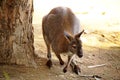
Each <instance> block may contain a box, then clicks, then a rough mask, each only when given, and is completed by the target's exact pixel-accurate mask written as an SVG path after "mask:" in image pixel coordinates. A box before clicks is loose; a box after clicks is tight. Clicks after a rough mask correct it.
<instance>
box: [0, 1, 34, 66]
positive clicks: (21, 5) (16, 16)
mask: <svg viewBox="0 0 120 80" xmlns="http://www.w3.org/2000/svg"><path fill="white" fill-rule="evenodd" d="M32 12H33V0H0V63H5V64H19V65H25V66H35V65H36V63H35V61H34V46H33V43H34V36H33V27H32Z"/></svg>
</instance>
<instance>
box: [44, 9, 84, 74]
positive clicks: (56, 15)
mask: <svg viewBox="0 0 120 80" xmlns="http://www.w3.org/2000/svg"><path fill="white" fill-rule="evenodd" d="M79 27H80V26H79V21H78V19H77V18H76V16H75V15H74V14H73V12H72V11H71V10H70V9H69V8H63V7H57V8H54V9H52V10H51V11H50V13H48V15H46V16H44V17H43V21H42V29H43V37H44V40H45V43H46V46H47V50H48V51H47V52H48V54H47V56H48V58H49V61H48V62H47V66H48V67H51V66H52V62H51V52H50V47H52V50H53V51H54V52H55V54H56V56H57V57H58V59H59V60H60V64H62V65H63V64H64V61H63V60H62V59H61V57H60V54H61V53H67V52H72V53H73V54H78V55H80V56H81V57H82V55H83V54H82V45H81V41H80V40H79V37H80V35H81V34H82V33H83V32H80V30H79ZM75 47H76V49H74V48H75ZM80 50H81V51H80ZM68 56H69V57H70V58H71V57H72V55H69V54H68ZM69 61H70V60H68V62H69ZM68 66H69V65H66V68H64V69H66V70H67V67H68ZM64 72H65V70H64Z"/></svg>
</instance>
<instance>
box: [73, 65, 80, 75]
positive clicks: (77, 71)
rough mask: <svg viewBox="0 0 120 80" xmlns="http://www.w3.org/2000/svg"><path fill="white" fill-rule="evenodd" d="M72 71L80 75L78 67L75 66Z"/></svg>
mask: <svg viewBox="0 0 120 80" xmlns="http://www.w3.org/2000/svg"><path fill="white" fill-rule="evenodd" d="M73 71H74V72H75V73H76V74H77V75H78V74H80V73H81V70H80V68H79V66H77V65H75V66H74V69H73Z"/></svg>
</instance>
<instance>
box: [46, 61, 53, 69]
mask: <svg viewBox="0 0 120 80" xmlns="http://www.w3.org/2000/svg"><path fill="white" fill-rule="evenodd" d="M46 65H47V66H48V68H51V67H52V61H51V60H48V61H47V63H46Z"/></svg>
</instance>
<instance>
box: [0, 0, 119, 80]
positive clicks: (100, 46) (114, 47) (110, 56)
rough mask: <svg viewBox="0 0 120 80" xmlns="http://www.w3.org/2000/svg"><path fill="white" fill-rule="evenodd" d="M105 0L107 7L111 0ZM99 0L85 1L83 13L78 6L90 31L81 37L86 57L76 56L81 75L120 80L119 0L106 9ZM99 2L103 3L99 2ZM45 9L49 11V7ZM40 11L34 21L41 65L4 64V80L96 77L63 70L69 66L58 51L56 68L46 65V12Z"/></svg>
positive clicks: (0, 78) (0, 70)
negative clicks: (42, 28) (43, 18)
mask: <svg viewBox="0 0 120 80" xmlns="http://www.w3.org/2000/svg"><path fill="white" fill-rule="evenodd" d="M35 1H36V0H35ZM93 1H95V0H93ZM101 1H103V0H101ZM104 1H105V3H104V4H103V6H105V4H107V2H108V1H107V0H104ZM115 1H116V2H115ZM95 2H97V1H95ZM95 2H94V4H91V5H92V7H90V6H91V5H90V4H89V6H88V8H84V6H83V5H82V3H81V5H82V8H80V9H81V10H82V11H81V12H76V10H78V8H76V9H75V13H76V15H77V17H79V18H80V21H81V26H82V29H85V31H86V32H87V34H83V35H82V37H81V39H82V42H83V51H84V56H83V58H81V59H79V58H76V59H77V63H78V65H79V66H80V68H81V75H98V76H100V77H102V78H101V80H120V16H119V15H118V14H119V13H120V12H119V11H118V10H119V8H120V6H119V5H118V4H119V0H110V4H112V3H113V4H114V7H113V6H112V5H110V4H107V5H106V6H107V7H106V9H101V7H96V6H97V4H95ZM84 3H85V2H84ZM97 3H100V4H102V2H99V1H98V2H97ZM100 4H99V5H100ZM43 5H44V4H43ZM69 5H70V4H69ZM77 5H78V4H77ZM85 5H88V4H85ZM52 7H53V6H52ZM107 8H108V9H107ZM35 9H36V8H35ZM97 9H99V10H97ZM111 9H112V10H111ZM96 10H97V11H96ZM45 11H46V12H47V10H46V9H45ZM112 11H113V12H112ZM39 12H40V11H38V12H35V13H34V14H35V15H34V21H33V23H34V24H33V26H34V46H35V53H36V55H38V57H37V58H36V62H37V66H38V68H36V69H35V68H28V67H24V66H18V65H0V80H95V78H92V77H80V75H76V74H74V73H73V72H72V70H71V68H69V70H68V72H67V73H63V72H62V69H63V67H64V66H65V65H63V66H61V65H60V64H59V61H58V59H57V58H56V56H55V55H54V53H52V61H53V67H52V68H51V69H48V68H47V67H46V65H45V64H46V62H47V56H46V46H45V44H44V40H43V37H42V31H41V18H42V17H43V14H40V15H41V16H40V15H38V14H39ZM111 12H112V13H111ZM41 13H44V12H41ZM62 58H63V60H64V61H65V62H66V61H67V56H65V55H62ZM102 64H104V65H103V66H101V67H95V68H89V66H94V65H102Z"/></svg>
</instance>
